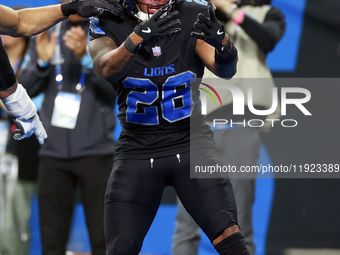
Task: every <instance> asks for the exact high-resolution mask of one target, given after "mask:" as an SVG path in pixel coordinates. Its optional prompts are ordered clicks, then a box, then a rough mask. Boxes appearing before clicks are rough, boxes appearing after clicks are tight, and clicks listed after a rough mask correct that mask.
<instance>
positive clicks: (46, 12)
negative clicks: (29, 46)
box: [11, 4, 65, 36]
mask: <svg viewBox="0 0 340 255" xmlns="http://www.w3.org/2000/svg"><path fill="white" fill-rule="evenodd" d="M18 19H19V21H18V25H17V27H16V29H15V30H14V31H12V33H13V32H14V33H15V34H11V35H12V36H31V35H35V34H38V33H40V32H42V31H44V30H46V29H48V28H50V27H51V26H53V25H55V24H56V23H58V22H59V21H62V20H64V19H65V17H64V15H63V13H62V11H61V5H60V4H57V5H50V6H44V7H39V8H27V9H22V10H19V11H18Z"/></svg>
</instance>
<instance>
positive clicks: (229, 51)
mask: <svg viewBox="0 0 340 255" xmlns="http://www.w3.org/2000/svg"><path fill="white" fill-rule="evenodd" d="M222 45H224V48H223V51H221V50H220V49H215V64H214V69H213V73H214V74H215V75H217V76H219V77H221V78H225V79H230V78H232V77H233V76H234V75H235V73H236V66H237V61H238V56H237V49H236V48H235V46H234V44H233V43H232V42H231V41H230V38H229V36H228V35H226V36H225V38H224V39H223V41H222Z"/></svg>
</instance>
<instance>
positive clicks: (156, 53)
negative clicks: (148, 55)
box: [152, 46, 162, 57]
mask: <svg viewBox="0 0 340 255" xmlns="http://www.w3.org/2000/svg"><path fill="white" fill-rule="evenodd" d="M152 53H153V55H154V56H155V57H159V56H160V55H162V51H161V47H160V46H155V47H153V48H152Z"/></svg>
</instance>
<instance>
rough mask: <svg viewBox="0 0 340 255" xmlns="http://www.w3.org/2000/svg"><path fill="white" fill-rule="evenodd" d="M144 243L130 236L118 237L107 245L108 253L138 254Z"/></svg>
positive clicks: (114, 254) (111, 254) (109, 254)
mask: <svg viewBox="0 0 340 255" xmlns="http://www.w3.org/2000/svg"><path fill="white" fill-rule="evenodd" d="M141 248H142V245H141V244H139V243H138V242H137V240H134V239H132V238H130V237H118V238H116V239H115V240H114V241H113V242H111V243H109V244H108V245H107V250H108V252H107V255H138V253H139V251H140V250H141Z"/></svg>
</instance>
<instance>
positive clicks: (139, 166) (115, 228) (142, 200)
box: [104, 159, 166, 255]
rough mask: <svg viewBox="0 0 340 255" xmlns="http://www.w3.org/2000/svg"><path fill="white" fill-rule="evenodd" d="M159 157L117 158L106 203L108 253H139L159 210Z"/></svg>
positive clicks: (119, 254) (105, 217)
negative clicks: (148, 158)
mask: <svg viewBox="0 0 340 255" xmlns="http://www.w3.org/2000/svg"><path fill="white" fill-rule="evenodd" d="M158 162H159V161H158V160H157V159H156V160H155V162H154V163H152V164H150V160H131V159H130V160H115V162H114V165H113V171H112V173H111V175H110V178H109V181H108V185H107V189H106V194H105V206H104V212H105V214H104V227H105V239H106V247H107V254H108V255H126V254H129V255H137V254H138V253H139V251H140V249H141V247H142V243H143V240H144V237H145V235H146V233H147V231H148V230H149V228H150V226H151V223H152V221H153V219H154V217H155V215H156V212H157V210H158V207H159V204H160V201H161V198H162V194H163V188H164V183H163V181H162V177H161V176H160V175H159V174H160V172H161V170H162V166H164V165H165V166H166V163H160V164H158Z"/></svg>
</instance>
